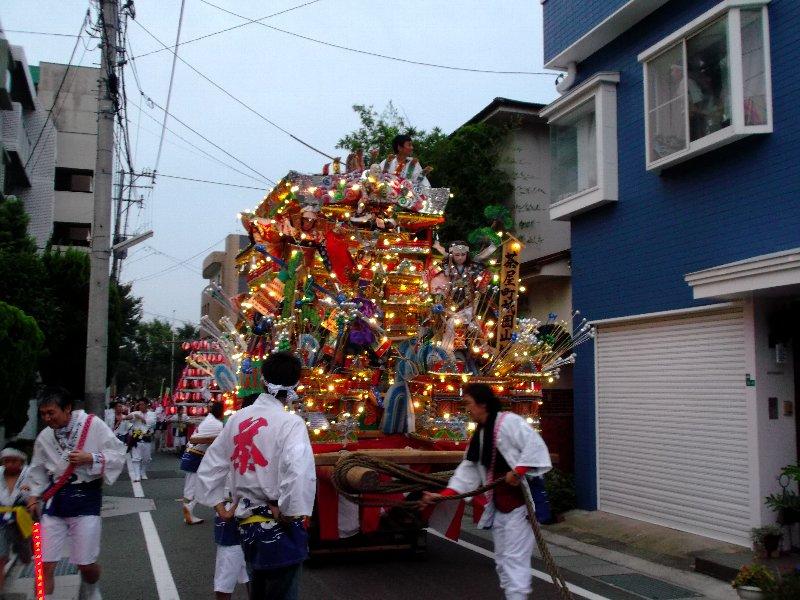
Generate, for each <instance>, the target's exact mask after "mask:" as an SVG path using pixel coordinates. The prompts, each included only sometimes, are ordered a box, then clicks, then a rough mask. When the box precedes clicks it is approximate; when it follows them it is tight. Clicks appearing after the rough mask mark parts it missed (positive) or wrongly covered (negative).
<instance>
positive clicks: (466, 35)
mask: <svg viewBox="0 0 800 600" xmlns="http://www.w3.org/2000/svg"><path fill="white" fill-rule="evenodd" d="M308 1H309V0H289V1H286V0H282V1H276V2H272V1H269V2H266V1H261V2H256V1H251V0H237V1H234V0H209V2H213V4H216V5H218V6H221V7H224V8H226V9H229V10H231V11H233V12H236V13H238V14H240V15H244V16H246V17H249V18H250V19H259V18H261V17H264V16H266V15H269V14H271V13H275V12H278V11H281V10H286V9H289V8H292V7H294V6H298V5H301V4H303V3H304V2H308ZM180 4H181V3H180V0H136V4H135V6H136V20H137V22H139V23H141V25H142V26H143V27H144V28H146V29H147V30H149V31H150V32H151V33H152V34H153V35H155V36H156V37H157V38H159V39H160V40H162V41H163V42H164V43H166V44H167V45H169V46H172V45H173V44H174V43H175V36H176V32H177V27H178V15H179V12H180ZM86 7H87V3H86V2H83V1H82V0H48V1H44V0H5V1H4V2H2V8H0V20H1V21H2V24H3V27H4V28H5V29H6V30H34V31H40V32H51V33H64V34H75V33H77V31H78V28H79V27H80V23H81V20H82V18H83V14H84V12H85V10H86ZM241 23H243V21H242V19H239V18H238V17H235V16H232V15H229V14H225V13H224V12H221V11H220V10H218V9H217V8H213V7H212V6H210V5H209V4H206V3H204V2H203V1H202V0H186V4H185V12H184V20H183V28H182V32H181V40H184V41H185V40H189V39H192V38H196V37H199V36H202V35H205V34H208V33H211V32H214V31H218V30H220V29H224V28H227V27H232V26H234V25H239V24H241ZM265 23H267V24H269V25H272V26H274V27H279V28H281V29H285V30H286V31H290V32H293V33H297V34H301V35H305V36H308V37H312V38H316V39H318V40H322V41H325V42H329V43H332V44H337V45H341V46H348V47H351V48H356V49H360V50H365V51H369V52H373V53H378V54H384V55H390V56H395V57H399V58H404V59H408V60H413V61H418V62H427V63H436V64H441V65H451V66H458V67H468V68H476V69H488V70H502V71H542V17H541V4H540V3H539V2H536V1H534V0H515V1H511V0H496V1H493V2H486V1H485V0H461V1H459V0H447V1H432V0H404V1H402V2H387V1H385V0H370V1H367V2H364V1H360V2H355V1H350V0H318V1H316V2H309V3H308V5H306V6H303V7H301V8H298V9H296V10H292V11H289V12H286V13H285V14H282V15H278V16H275V17H272V18H270V19H267V20H266V21H265ZM7 36H8V38H9V40H10V42H11V43H12V44H19V45H22V46H23V47H24V48H25V53H26V55H27V58H28V62H29V64H31V65H36V64H38V63H39V61H46V62H61V63H66V62H67V61H68V59H69V56H70V52H71V51H72V47H73V44H74V39H73V38H68V37H55V36H43V35H33V34H29V33H15V32H13V31H7ZM129 38H130V48H129V50H132V51H133V55H134V56H136V55H140V54H145V53H147V52H150V51H152V50H157V49H160V48H161V46H160V45H159V43H158V42H157V41H155V40H154V39H153V38H152V37H150V36H149V35H148V34H147V33H146V32H145V31H144V29H142V28H141V27H139V26H138V25H137V24H135V23H132V24H131V25H130V26H129ZM88 41H91V40H87V43H88ZM95 43H96V42H95ZM179 54H180V56H181V57H182V58H184V59H185V60H186V61H187V62H188V63H190V64H191V65H193V66H194V67H195V68H196V69H198V70H199V71H201V72H202V73H204V74H205V75H206V76H208V77H209V78H210V79H212V80H214V81H215V82H216V83H217V84H219V85H220V86H221V87H223V88H225V89H226V90H227V91H229V92H230V93H231V94H233V95H234V96H236V97H238V98H240V99H241V100H242V101H243V102H245V103H246V104H249V105H250V106H252V107H253V108H255V109H256V110H257V111H259V112H260V113H261V114H263V115H264V116H265V117H267V118H268V119H270V120H272V121H273V122H275V123H276V124H278V125H279V126H281V127H282V128H284V129H286V130H288V131H290V132H291V133H293V134H294V135H296V136H297V137H299V138H301V139H303V140H306V141H308V142H309V143H310V144H311V145H313V146H316V147H318V148H320V149H322V150H323V151H325V152H327V153H328V154H332V155H338V154H340V153H341V151H337V150H335V149H334V146H335V144H336V141H337V140H338V139H339V138H340V137H342V136H343V135H344V134H345V133H347V132H348V131H350V130H352V129H354V128H355V127H356V126H357V125H358V122H357V119H356V118H355V115H354V113H353V112H352V109H351V106H352V105H353V104H356V103H363V104H372V105H374V106H375V107H376V108H378V109H382V108H384V107H385V106H386V104H387V103H388V102H389V101H392V102H394V104H395V105H396V106H397V108H398V109H399V110H400V111H401V114H403V115H404V116H406V117H407V119H408V121H409V122H410V123H411V124H413V125H414V126H416V127H420V128H424V129H428V128H431V127H434V126H439V127H441V128H442V129H443V130H444V131H445V132H451V131H452V130H454V129H455V128H457V127H458V126H459V125H460V124H462V123H464V122H465V121H466V120H468V119H469V118H470V117H471V116H473V115H474V114H476V113H477V112H478V111H480V110H481V109H482V108H483V107H484V106H486V105H487V104H488V103H489V102H491V101H492V99H494V98H496V97H498V96H502V97H505V98H512V99H515V100H524V101H528V102H543V103H546V102H549V101H551V100H552V99H553V98H554V97H555V95H556V93H555V88H554V76H552V75H550V76H542V75H497V74H483V73H470V72H459V71H454V70H447V69H441V68H432V67H425V66H419V65H412V64H404V63H401V62H396V61H390V60H386V59H383V58H377V57H373V56H368V55H364V54H358V53H352V52H348V51H344V50H340V49H336V48H332V47H328V46H324V45H321V44H318V43H314V42H310V41H307V40H303V39H299V38H297V37H292V36H289V35H287V34H284V33H281V32H277V31H274V30H271V29H267V28H265V27H263V26H261V25H257V24H249V25H246V26H244V27H240V28H237V29H234V30H233V31H229V32H226V33H221V34H219V35H216V36H213V37H209V38H207V39H204V40H200V41H197V42H194V43H191V44H186V45H185V46H181V47H180V48H179ZM79 60H80V62H79ZM98 61H99V53H98V52H97V51H96V50H94V49H93V48H92V46H91V45H89V47H88V50H87V49H86V47H85V46H83V45H79V46H78V51H77V53H76V56H75V59H74V64H83V65H86V66H91V65H95V66H96V65H97V63H98ZM135 63H136V65H137V70H138V74H139V79H140V82H141V87H142V90H143V91H144V93H145V94H147V95H148V96H150V97H151V98H152V99H153V100H154V101H155V102H156V103H158V104H160V105H161V106H164V105H165V102H166V96H167V88H168V85H169V73H170V68H171V64H172V54H171V53H170V52H168V51H162V52H158V53H155V54H152V55H150V56H142V57H141V58H139V59H137V60H135ZM126 76H127V90H128V98H129V103H130V116H131V120H132V121H133V125H132V127H131V136H132V137H131V139H132V146H133V147H134V149H135V152H134V163H135V167H136V169H138V170H144V169H152V168H153V166H154V164H155V159H156V153H157V149H158V139H159V132H160V125H159V123H160V121H161V119H162V117H163V113H162V112H161V111H160V110H159V109H158V108H156V107H150V106H148V105H147V103H146V102H140V100H139V99H140V94H139V91H138V89H137V88H136V85H135V82H134V80H133V77H132V76H131V74H130V72H128V73H127V75H126ZM140 106H141V108H140ZM140 111H141V113H142V114H141V115H140ZM170 112H171V113H172V114H174V115H175V116H176V117H178V118H179V119H181V120H182V121H184V122H185V123H186V124H188V125H190V126H191V127H192V128H194V129H196V130H197V131H198V132H200V133H202V134H203V135H204V136H206V137H207V138H209V139H210V140H211V141H213V142H214V143H216V144H217V145H219V146H221V147H222V148H224V149H225V150H226V151H228V152H229V153H230V154H233V155H234V156H236V157H237V158H238V159H240V160H241V161H242V162H244V163H246V164H247V165H248V166H250V167H252V168H253V169H255V170H256V171H258V172H260V173H262V174H264V175H266V176H267V177H269V178H271V179H273V180H279V179H280V178H281V177H282V176H283V175H284V174H285V173H286V172H287V171H289V170H290V169H294V170H297V171H306V172H318V170H319V168H320V166H321V165H322V164H323V162H325V159H324V158H323V157H321V156H319V155H317V154H315V153H314V152H313V151H311V150H309V149H307V148H305V147H304V146H302V145H301V144H299V143H297V142H296V141H294V140H293V139H292V138H290V137H288V136H287V135H286V134H285V133H282V132H281V131H279V130H278V129H276V128H274V127H272V126H270V125H269V124H267V123H266V122H264V121H263V120H261V119H260V118H259V117H258V116H256V115H254V114H252V113H250V112H248V111H247V110H246V109H245V108H243V107H242V106H241V105H239V104H237V103H236V102H235V101H233V100H232V99H230V98H229V97H227V96H225V95H224V94H223V93H222V92H221V91H219V90H218V89H216V88H214V87H213V86H212V85H211V84H210V83H208V82H207V81H204V80H203V79H202V78H201V77H200V76H199V75H197V74H196V73H195V72H193V71H192V70H191V69H190V68H189V67H187V66H186V65H184V64H182V63H181V62H180V61H178V63H177V66H176V71H175V80H174V84H173V92H172V101H171V107H170ZM147 115H149V116H150V117H153V119H155V120H156V121H158V123H157V122H156V121H153V120H152V119H150V118H148V116H147ZM167 126H168V127H169V128H170V129H172V130H174V131H175V132H176V133H178V134H180V135H181V136H182V137H184V138H186V139H187V140H190V141H191V142H192V143H193V144H196V145H198V146H200V147H202V148H203V149H204V150H205V151H207V152H208V153H210V154H212V155H214V156H216V157H219V158H220V159H221V160H223V161H225V162H227V163H229V164H233V165H234V166H236V168H237V169H239V170H240V171H245V172H249V171H248V169H246V168H245V167H243V166H242V165H241V164H239V163H236V162H234V161H233V160H232V159H231V158H229V157H227V156H225V155H224V154H223V153H222V152H221V151H219V150H218V149H216V148H214V147H213V146H210V145H209V144H207V143H206V142H204V141H203V140H202V139H200V138H198V137H197V136H195V134H194V133H192V132H190V131H188V130H186V129H185V128H184V127H182V126H181V125H180V124H178V123H176V122H175V121H173V120H170V121H169V122H168V124H167ZM334 153H335V154H334ZM158 170H159V172H161V173H164V174H167V175H177V176H182V177H189V178H195V179H207V180H214V181H221V182H227V183H232V184H237V185H243V186H254V187H256V188H267V187H268V184H264V183H262V182H260V181H259V179H260V178H259V177H258V176H257V175H253V177H255V179H251V178H248V177H245V176H244V175H242V174H240V173H237V172H236V171H234V170H231V169H229V168H227V167H225V166H223V165H221V164H219V163H217V162H214V161H213V160H211V159H210V158H207V157H205V156H204V155H203V154H202V153H200V152H198V151H197V150H196V149H194V148H192V147H190V146H188V145H187V144H185V143H184V142H183V141H181V140H180V139H177V138H176V137H175V136H173V135H172V134H170V133H169V132H167V134H166V138H165V143H164V147H163V151H162V156H161V162H160V165H159V168H158ZM262 181H263V180H262ZM143 182H144V181H143ZM145 192H146V191H145V190H142V193H145ZM262 197H263V192H260V191H259V190H255V189H241V188H234V187H223V186H217V185H208V184H204V183H192V182H188V181H180V180H176V179H168V178H165V177H162V178H159V179H158V180H157V183H156V187H155V188H154V190H153V191H152V194H151V195H150V196H149V200H148V202H146V203H145V206H144V207H143V208H141V209H138V208H134V209H133V213H132V220H131V223H132V225H133V227H132V229H133V230H134V231H144V230H146V229H150V228H152V229H154V231H155V236H154V237H153V238H151V239H150V240H148V241H147V242H144V243H143V244H141V245H140V246H139V247H137V248H136V249H135V250H134V251H132V252H131V254H130V256H129V258H128V260H127V261H126V262H125V264H124V267H123V274H122V280H123V281H133V282H134V287H133V290H134V293H135V294H136V295H138V296H141V297H142V298H143V299H144V303H143V305H144V310H145V315H144V316H145V318H146V319H147V320H150V319H152V318H155V317H162V318H163V317H166V318H167V319H171V318H172V317H173V311H174V316H175V319H176V324H180V322H181V321H191V322H197V321H198V320H199V316H200V298H201V292H202V289H203V287H204V285H205V281H204V280H203V279H202V276H201V275H200V268H201V264H202V261H203V258H204V257H205V256H206V255H207V254H208V253H209V252H211V251H212V250H214V249H222V240H223V239H224V238H225V236H226V235H227V234H229V233H241V232H242V229H241V227H240V224H239V222H238V221H237V219H236V213H237V212H239V211H240V210H243V209H247V208H252V207H254V206H256V205H257V204H258V203H259V201H260V200H261V198H262ZM195 255H196V256H195ZM190 257H194V258H191V260H186V259H189V258H190ZM181 261H185V263H184V264H178V263H180V262H181Z"/></svg>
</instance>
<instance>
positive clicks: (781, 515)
mask: <svg viewBox="0 0 800 600" xmlns="http://www.w3.org/2000/svg"><path fill="white" fill-rule="evenodd" d="M781 477H786V478H788V479H789V481H793V482H794V483H795V485H797V484H798V483H800V465H797V464H795V465H786V466H785V467H783V468H782V469H781ZM764 503H765V504H766V505H767V506H769V507H770V508H771V509H772V510H774V511H775V512H777V513H778V521H779V522H780V523H783V524H784V525H791V524H793V523H797V522H798V520H800V494H798V493H797V492H795V491H792V490H785V489H784V490H783V491H782V492H780V493H776V494H770V495H769V496H767V497H766V498H764Z"/></svg>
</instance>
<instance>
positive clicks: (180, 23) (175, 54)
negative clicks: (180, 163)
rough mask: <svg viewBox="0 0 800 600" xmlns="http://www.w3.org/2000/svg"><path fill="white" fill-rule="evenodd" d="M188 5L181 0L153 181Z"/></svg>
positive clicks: (159, 155)
mask: <svg viewBox="0 0 800 600" xmlns="http://www.w3.org/2000/svg"><path fill="white" fill-rule="evenodd" d="M185 6H186V0H181V12H180V15H179V16H178V32H177V33H176V34H175V51H174V52H173V53H172V69H171V70H170V72H169V86H168V87H167V101H166V102H165V107H164V122H163V123H162V124H161V139H159V140H158V152H157V153H156V163H155V165H154V166H153V178H152V180H151V182H152V183H155V182H156V173H157V172H158V164H159V163H160V162H161V150H162V148H163V147H164V134H165V133H166V130H167V119H168V118H169V103H170V101H171V100H172V84H173V83H174V82H175V65H176V64H177V62H178V51H177V48H178V46H179V45H180V43H181V28H182V26H183V9H184V7H185Z"/></svg>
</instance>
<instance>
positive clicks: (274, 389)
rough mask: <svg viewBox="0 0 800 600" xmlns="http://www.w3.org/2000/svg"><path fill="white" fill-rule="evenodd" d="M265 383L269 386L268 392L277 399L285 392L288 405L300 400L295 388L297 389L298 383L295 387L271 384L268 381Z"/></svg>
mask: <svg viewBox="0 0 800 600" xmlns="http://www.w3.org/2000/svg"><path fill="white" fill-rule="evenodd" d="M264 383H266V384H267V391H268V392H269V393H270V395H271V396H275V397H277V395H278V392H280V391H285V392H286V402H287V404H289V403H292V402H294V401H295V400H298V399H299V398H300V397H299V396H298V395H297V392H295V391H294V388H296V387H297V384H296V383H295V384H294V385H278V384H277V383H269V382H268V381H265V382H264Z"/></svg>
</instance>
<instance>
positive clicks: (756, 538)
mask: <svg viewBox="0 0 800 600" xmlns="http://www.w3.org/2000/svg"><path fill="white" fill-rule="evenodd" d="M782 535H783V532H782V531H781V528H780V527H778V526H777V525H764V526H763V527H753V528H752V529H751V530H750V539H751V540H753V542H755V543H756V544H761V543H762V542H763V541H764V538H768V537H780V536H782Z"/></svg>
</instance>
